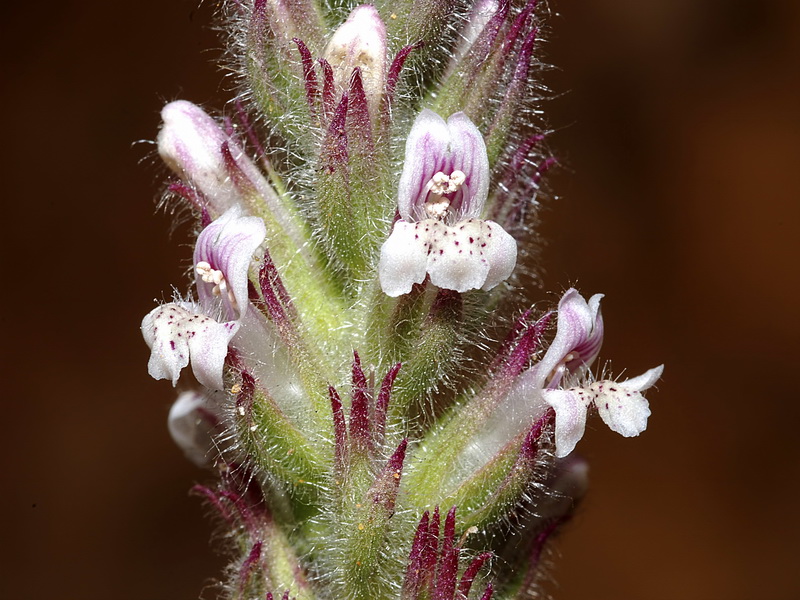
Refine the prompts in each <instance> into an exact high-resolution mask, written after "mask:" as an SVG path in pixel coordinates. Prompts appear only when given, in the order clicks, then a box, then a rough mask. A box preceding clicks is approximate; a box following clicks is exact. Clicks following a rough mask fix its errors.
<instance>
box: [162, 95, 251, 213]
mask: <svg viewBox="0 0 800 600" xmlns="http://www.w3.org/2000/svg"><path fill="white" fill-rule="evenodd" d="M161 118H162V120H163V121H164V124H163V126H162V127H161V131H160V132H159V133H158V153H159V154H160V155H161V158H162V159H164V162H165V163H167V165H168V166H169V168H170V169H172V170H173V171H174V172H175V173H176V174H177V175H179V176H180V177H181V178H182V179H184V180H186V181H187V182H188V183H190V184H192V185H194V186H195V187H196V188H197V190H198V191H199V192H200V193H201V194H202V195H203V196H204V197H205V198H206V200H208V202H209V203H210V205H211V208H212V209H213V212H214V213H216V214H221V213H223V212H225V211H226V210H227V209H228V208H230V207H231V206H233V205H234V204H237V203H238V202H239V201H240V197H241V195H240V193H239V191H238V190H237V188H236V185H235V183H234V181H233V180H232V179H231V177H230V174H229V172H228V169H227V168H226V165H225V158H224V156H223V153H222V146H223V144H225V143H226V142H228V143H230V140H229V137H228V136H227V135H225V132H223V131H222V129H220V127H219V126H218V125H217V123H216V122H215V121H214V119H212V118H211V117H210V116H209V115H208V114H207V113H206V112H205V111H204V110H203V109H202V108H200V107H199V106H197V105H195V104H192V103H191V102H187V101H185V100H178V101H176V102H170V103H169V104H167V105H166V106H165V107H164V108H163V109H162V111H161Z"/></svg>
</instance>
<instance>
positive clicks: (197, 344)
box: [142, 302, 239, 390]
mask: <svg viewBox="0 0 800 600" xmlns="http://www.w3.org/2000/svg"><path fill="white" fill-rule="evenodd" d="M238 329H239V324H238V323H237V322H235V321H230V322H227V323H219V322H217V321H215V320H214V319H212V318H211V317H208V316H206V315H204V314H202V312H201V310H200V307H199V306H197V305H195V304H193V303H191V302H170V303H169V304H164V305H162V306H159V307H157V308H154V309H153V310H152V311H150V312H149V313H148V314H147V315H146V316H145V317H144V319H142V336H143V337H144V341H145V342H146V343H147V345H148V346H149V347H150V351H151V352H150V361H149V362H148V363H147V371H148V373H149V374H150V376H151V377H152V378H153V379H169V380H170V381H172V385H173V386H174V385H176V384H177V383H178V378H179V377H180V373H181V371H182V370H183V369H184V367H187V366H188V365H189V362H190V360H191V363H192V372H193V373H194V376H195V377H196V378H197V381H199V382H200V383H201V384H203V385H204V386H206V387H207V388H209V389H212V390H220V389H222V387H223V382H222V369H223V366H224V365H225V356H226V355H227V354H228V344H229V343H230V341H231V338H232V337H233V336H234V334H235V333H236V331H237V330H238Z"/></svg>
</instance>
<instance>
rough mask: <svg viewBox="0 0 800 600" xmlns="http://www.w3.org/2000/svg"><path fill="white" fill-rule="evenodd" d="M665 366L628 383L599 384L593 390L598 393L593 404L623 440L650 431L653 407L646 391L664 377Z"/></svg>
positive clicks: (602, 382) (592, 386) (606, 422)
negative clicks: (648, 422)
mask: <svg viewBox="0 0 800 600" xmlns="http://www.w3.org/2000/svg"><path fill="white" fill-rule="evenodd" d="M663 371H664V365H660V366H658V367H655V368H653V369H650V370H649V371H646V372H645V373H643V374H641V375H639V376H638V377H634V378H633V379H628V380H626V381H620V382H614V381H599V382H597V383H594V384H592V385H591V386H590V389H592V390H593V391H594V393H595V398H594V404H595V406H596V407H597V412H598V413H599V414H600V418H601V419H603V421H604V422H605V424H606V425H608V427H609V428H610V429H611V430H612V431H616V432H617V433H618V434H620V435H621V436H623V437H635V436H637V435H639V434H640V433H642V432H643V431H644V430H645V429H646V428H647V418H648V417H649V416H650V405H649V404H648V403H647V400H646V399H645V397H644V395H643V394H642V392H643V391H645V390H647V389H648V388H650V387H652V386H653V385H654V384H655V382H656V381H658V379H659V378H660V377H661V373H662V372H663Z"/></svg>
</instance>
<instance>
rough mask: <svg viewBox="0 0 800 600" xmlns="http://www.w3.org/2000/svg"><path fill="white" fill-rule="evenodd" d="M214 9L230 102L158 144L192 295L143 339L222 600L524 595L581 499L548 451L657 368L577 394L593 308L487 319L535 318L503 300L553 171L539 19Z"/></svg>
mask: <svg viewBox="0 0 800 600" xmlns="http://www.w3.org/2000/svg"><path fill="white" fill-rule="evenodd" d="M222 4H225V3H222ZM226 6H227V10H224V11H223V12H224V14H225V17H226V18H228V25H229V31H228V32H227V34H228V35H226V39H227V40H229V44H230V45H229V48H228V53H227V55H226V56H227V57H228V58H229V59H230V66H231V69H230V70H231V72H232V73H233V74H234V75H236V76H239V77H240V78H241V81H239V82H237V83H238V85H237V86H236V87H237V90H238V91H239V96H238V98H235V99H233V101H232V103H231V104H230V105H228V106H229V108H230V110H229V111H227V112H228V114H227V116H226V115H222V116H220V117H219V118H217V117H214V118H212V117H211V116H209V115H208V114H206V113H205V112H204V111H203V110H202V109H200V108H199V107H197V106H195V105H194V104H191V103H189V102H185V101H178V102H172V103H169V104H168V105H167V106H166V107H165V108H164V110H163V126H162V127H161V131H160V133H159V135H158V151H159V153H160V154H161V156H162V157H163V158H164V160H165V162H166V164H167V165H168V166H169V167H170V168H171V169H172V170H173V171H174V172H175V174H176V175H177V177H175V178H174V180H172V181H169V182H168V184H169V187H168V189H167V192H166V194H165V195H166V198H167V199H172V198H171V196H170V195H172V196H174V197H175V198H174V199H175V200H178V201H180V202H181V203H182V204H184V205H186V206H188V207H190V209H191V211H192V215H193V217H194V218H195V219H196V224H195V230H196V231H197V232H198V235H197V238H196V239H197V243H196V246H195V249H194V254H193V256H192V281H191V282H190V289H188V290H186V291H185V292H184V295H182V296H177V295H176V297H175V300H174V301H173V302H171V303H169V304H165V305H163V306H160V307H158V308H156V309H155V310H153V311H151V313H150V314H149V315H147V316H146V317H145V318H144V320H143V321H142V334H143V337H144V338H145V341H146V343H147V344H148V345H149V346H150V350H151V352H150V360H149V363H148V370H149V372H150V374H151V375H153V376H154V377H156V378H166V379H169V380H171V381H172V382H173V384H177V382H178V380H179V379H180V383H181V389H182V390H186V391H184V392H183V393H181V394H180V395H179V396H178V399H177V400H176V402H175V403H174V404H173V406H172V408H171V410H170V415H169V420H168V427H169V429H170V433H171V435H172V437H173V439H174V441H175V442H176V444H177V445H178V446H179V447H180V448H181V449H182V450H183V451H184V452H185V453H186V454H187V456H188V457H189V458H190V459H191V460H193V461H195V462H196V463H198V464H202V465H203V466H206V465H208V464H209V463H210V462H213V463H214V467H215V468H216V471H217V475H218V477H219V483H218V485H217V487H209V488H197V489H196V491H197V492H198V493H199V494H201V495H202V496H204V497H205V498H206V499H207V501H208V503H209V504H211V505H212V506H214V508H215V510H216V511H217V512H219V513H220V514H221V516H222V517H223V520H224V521H225V523H224V524H225V526H226V527H227V529H228V530H229V531H228V535H227V536H226V539H229V540H230V541H231V544H230V545H231V546H232V547H233V548H234V549H235V550H236V552H237V555H236V557H235V558H234V562H233V563H232V564H231V566H230V567H229V568H228V571H227V573H228V575H229V580H228V581H227V582H225V583H224V584H223V586H222V588H223V590H224V594H223V595H226V597H227V598H228V600H245V598H247V599H250V598H261V599H262V600H264V599H265V598H266V599H267V600H290V598H295V599H296V600H310V599H312V598H346V599H348V600H374V599H388V598H395V597H397V596H398V595H399V598H400V600H467V599H468V598H470V597H481V594H483V596H482V598H483V600H489V599H490V598H491V597H492V594H493V591H494V589H495V588H494V585H495V584H494V583H492V584H489V585H488V586H487V585H486V583H487V582H482V585H480V586H479V584H478V583H476V581H478V580H479V579H480V578H481V577H482V575H484V574H485V576H486V577H487V581H488V580H489V578H490V580H491V581H493V582H494V581H496V582H497V584H496V585H498V586H502V587H501V588H500V589H501V590H502V595H504V598H506V600H512V598H516V599H520V598H522V597H523V596H524V597H527V596H531V595H532V594H535V592H536V588H535V585H536V584H537V582H538V580H537V572H538V571H539V570H540V565H539V563H540V555H541V552H542V547H543V546H544V544H545V542H546V541H547V539H549V538H550V537H551V536H552V533H553V531H554V530H555V527H556V526H557V525H558V524H560V523H563V522H564V521H565V520H566V518H568V517H569V515H570V514H571V513H572V511H573V509H574V505H575V501H576V499H578V498H579V497H580V496H581V495H582V493H583V490H584V488H585V487H586V466H585V463H584V462H582V461H581V460H580V459H578V458H576V457H572V456H570V458H569V459H567V458H559V457H565V456H567V455H569V454H570V452H571V450H572V449H573V448H574V447H575V444H576V443H577V441H578V440H579V439H580V437H581V436H582V435H583V431H584V428H585V423H586V419H587V414H588V413H589V412H591V411H597V413H598V414H599V415H600V418H601V419H602V420H603V421H604V422H605V423H606V424H607V425H608V426H609V428H611V429H612V430H613V431H615V432H618V433H620V434H621V435H624V436H633V435H637V434H639V433H640V432H641V431H642V430H644V428H645V427H646V425H647V420H648V418H649V415H650V408H649V405H648V402H647V400H646V399H645V397H644V393H645V392H646V390H647V389H648V388H649V387H651V386H653V385H654V384H655V382H656V381H657V379H658V378H659V377H660V375H661V372H662V369H661V367H657V368H655V369H651V370H650V371H647V372H646V373H644V374H643V375H641V376H639V377H634V378H632V379H628V380H624V381H612V380H611V379H607V380H606V379H604V380H600V381H597V380H595V379H594V378H593V376H592V371H590V368H591V366H592V364H593V362H594V361H595V360H596V358H597V356H598V354H599V351H600V347H601V344H602V341H603V335H604V322H603V318H602V315H601V312H600V299H601V295H599V294H598V295H595V296H592V297H591V298H588V299H584V298H583V297H582V296H580V294H578V292H577V291H575V290H568V291H567V292H566V293H564V295H563V297H562V298H561V301H560V302H559V306H558V312H557V317H555V315H554V314H553V313H551V312H546V313H544V314H543V313H542V312H541V311H538V310H536V311H534V309H530V310H528V311H525V312H524V314H522V315H521V316H520V317H519V318H518V319H516V322H515V316H516V313H515V314H511V315H509V314H507V309H511V310H512V311H513V310H516V309H514V308H513V307H514V306H519V305H520V304H522V303H524V304H525V305H526V306H537V303H538V302H539V299H537V298H534V297H525V298H523V296H525V295H526V294H534V295H535V294H536V293H537V292H536V290H534V289H523V288H522V287H520V288H519V289H517V290H515V291H514V298H513V299H511V300H510V301H509V300H506V299H504V296H505V295H507V293H508V292H509V291H510V287H511V285H516V281H515V280H513V279H510V278H511V276H512V274H513V273H514V270H515V266H516V259H517V247H518V244H520V250H521V251H522V252H526V251H525V248H524V246H522V244H523V243H524V242H525V241H526V239H527V240H528V241H530V237H531V231H532V228H533V226H534V225H535V224H536V223H535V222H536V217H537V214H536V210H537V207H538V205H539V201H540V198H539V191H540V190H539V183H540V179H541V177H542V174H543V173H544V172H546V171H547V169H548V168H549V167H550V166H551V165H552V164H553V162H554V161H553V159H552V158H549V157H548V152H547V150H546V149H545V148H544V144H543V139H544V135H545V134H546V132H544V133H543V132H542V131H541V130H540V129H537V128H536V125H537V124H536V123H535V122H534V121H535V119H532V118H523V117H532V116H536V115H538V114H539V111H538V110H537V107H536V106H535V105H533V102H534V101H536V100H537V98H536V94H537V92H536V90H537V89H538V87H537V85H536V84H535V82H534V81H532V79H531V78H532V77H533V75H535V72H534V71H535V69H536V68H537V65H538V64H539V63H538V62H537V57H536V56H535V55H534V51H535V50H536V48H535V46H536V40H537V35H538V31H539V29H538V28H539V25H540V23H539V18H538V15H537V14H536V12H537V0H514V1H512V0H470V2H467V3H460V2H458V1H457V0H379V2H377V3H376V5H375V6H373V5H371V4H369V5H360V6H359V5H353V6H345V5H344V4H343V3H342V2H341V1H340V0H334V1H333V2H318V1H317V0H250V1H249V2H245V1H244V0H234V1H233V2H231V3H229V5H226ZM347 11H350V12H349V15H348V14H347ZM384 18H385V19H386V21H385V22H384V21H383V19H384ZM328 24H332V25H333V26H332V27H329V26H328ZM423 47H424V50H421V49H422V48H423ZM388 48H391V53H392V54H391V55H389V54H388V52H387V50H388ZM409 68H411V69H412V71H413V73H409V72H408V71H409ZM406 75H408V77H406ZM406 80H407V81H406ZM405 83H407V85H404V84H405ZM400 88H402V90H401V89H400ZM245 106H246V107H247V111H250V112H247V111H246V110H245ZM440 115H442V116H440ZM448 115H449V116H448ZM409 126H410V127H409ZM262 170H263V172H262ZM198 224H199V225H198ZM267 248H268V250H267ZM526 255H529V253H527V252H526ZM532 268H536V267H535V265H534V267H532ZM520 279H522V278H520ZM507 281H508V282H510V283H506V282H507ZM184 299H186V300H184ZM555 321H557V322H556V323H554V322H555ZM550 324H555V327H553V335H548V334H547V331H548V330H549V325H550ZM504 328H505V329H504ZM508 330H510V331H509V332H508V334H507V335H504V334H503V332H504V331H508ZM495 339H496V340H498V342H495V341H494V340H495ZM500 340H503V341H500ZM548 340H549V341H550V343H549V345H548V344H547V341H548ZM356 348H357V349H358V351H357V352H356V351H354V349H356ZM362 359H363V363H362ZM401 365H402V369H401ZM185 367H190V368H191V373H190V372H189V371H188V369H185ZM192 373H194V377H193V378H192V377H191V374H192ZM187 375H188V376H187ZM182 376H183V377H182ZM348 378H349V386H348ZM342 386H344V387H349V394H350V396H349V397H345V398H344V402H343V400H342V396H340V391H337V388H338V390H342V389H343V387H342ZM411 435H413V436H414V443H413V444H410V443H409V442H408V438H407V437H406V436H411ZM439 507H446V508H449V509H450V510H449V511H448V510H446V511H445V512H446V513H447V514H446V515H445V514H443V513H441V511H440V509H439ZM450 507H452V508H450ZM455 507H458V509H457V510H458V513H457V514H458V523H456V508H455ZM426 509H427V510H426ZM420 515H421V516H420ZM417 518H419V521H418V522H417V523H415V522H414V521H415V519H417ZM415 526H416V527H415ZM476 531H482V532H483V535H481V536H476V537H474V538H471V539H470V540H469V542H470V543H469V546H470V550H469V553H467V552H463V553H462V545H463V544H465V540H466V539H467V536H468V535H470V534H471V533H474V532H476ZM457 534H462V537H461V538H459V537H458V535H457ZM412 536H413V539H412ZM513 537H518V538H520V539H519V540H513V539H512V538H513ZM481 544H486V545H488V547H481ZM490 550H491V551H493V552H496V553H497V556H498V560H495V561H491V558H490V557H491V556H493V554H492V552H489V551H490ZM406 552H408V554H407V555H406V557H407V559H408V562H407V563H406V564H404V563H403V559H404V558H405V557H404V556H403V555H404V554H405V553H406ZM465 554H469V555H470V556H469V558H467V557H466V556H465ZM299 556H302V557H303V560H300V558H299ZM462 559H463V560H462ZM490 562H491V563H492V564H491V565H490V564H489V563H490ZM490 566H491V572H489V571H490V570H489V567H490ZM403 576H405V579H404V580H403V581H400V579H401V578H402V577H403ZM484 586H485V587H484ZM478 587H480V588H481V589H480V590H479V589H477V588H478Z"/></svg>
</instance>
